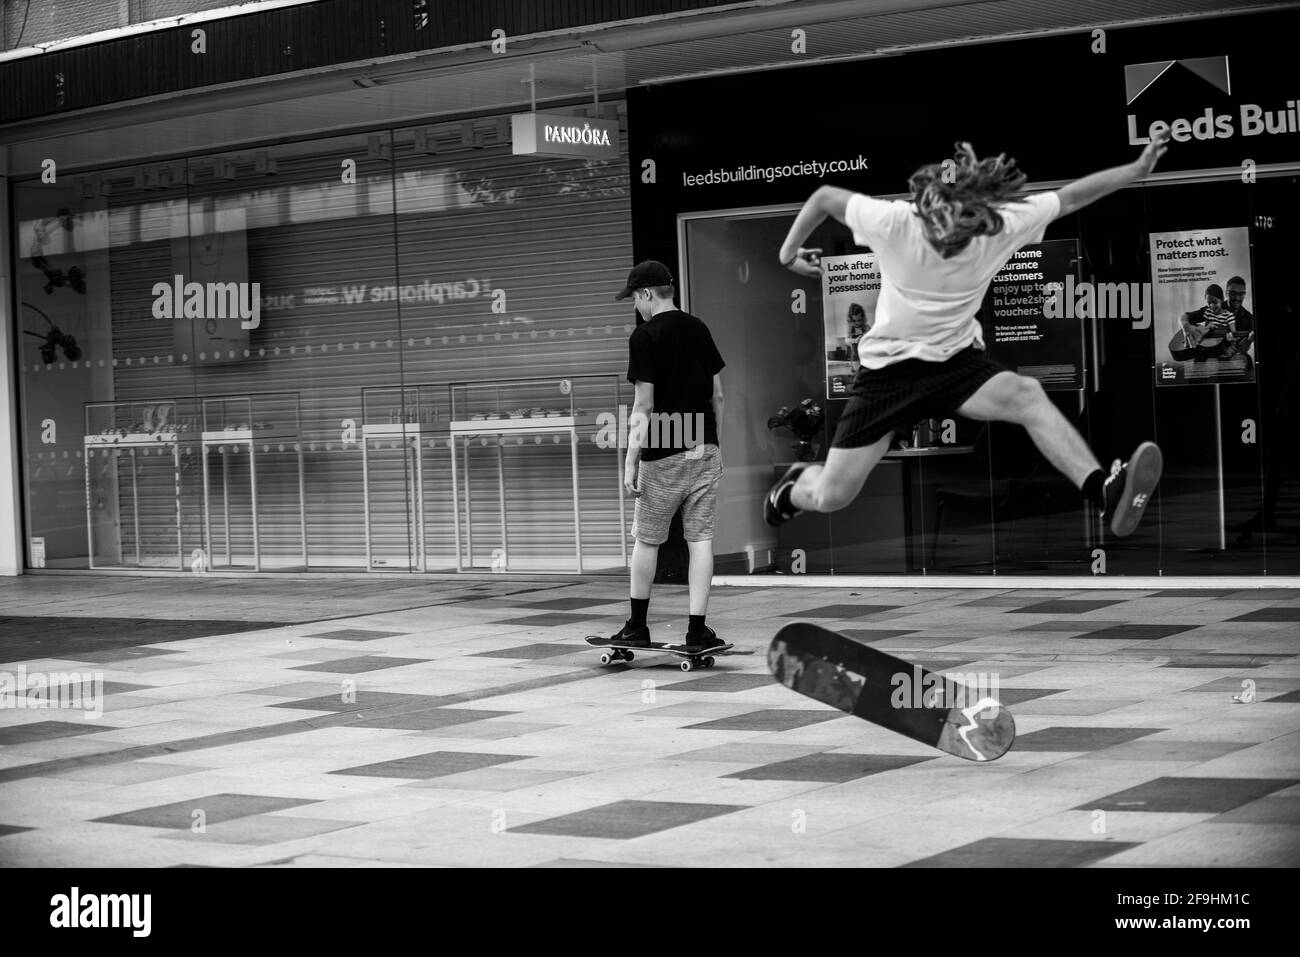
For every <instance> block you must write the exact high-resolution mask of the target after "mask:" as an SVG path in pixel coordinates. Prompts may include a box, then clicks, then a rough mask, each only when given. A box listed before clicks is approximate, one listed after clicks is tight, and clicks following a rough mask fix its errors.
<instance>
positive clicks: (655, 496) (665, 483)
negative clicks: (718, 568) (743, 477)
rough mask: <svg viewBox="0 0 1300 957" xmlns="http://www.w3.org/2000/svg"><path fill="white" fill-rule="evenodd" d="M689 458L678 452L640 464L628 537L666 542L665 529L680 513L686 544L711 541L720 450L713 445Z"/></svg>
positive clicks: (720, 476) (650, 541)
mask: <svg viewBox="0 0 1300 957" xmlns="http://www.w3.org/2000/svg"><path fill="white" fill-rule="evenodd" d="M700 448H701V449H702V451H701V452H700V454H698V455H692V454H691V452H690V451H688V452H679V453H677V454H676V455H669V456H667V457H666V458H662V459H655V460H654V461H652V462H646V461H644V460H643V461H642V462H641V465H640V468H639V470H638V472H637V488H639V489H640V490H641V494H640V495H639V496H637V499H636V508H635V511H634V512H633V515H632V537H633V538H635V539H636V540H637V541H640V542H644V543H645V544H647V545H662V544H663V543H664V542H666V541H668V527H669V525H671V524H672V521H673V516H674V515H676V514H677V509H679V508H680V509H681V510H682V528H683V536H684V537H685V539H686V540H687V541H688V542H705V541H709V540H711V539H712V538H713V517H714V515H715V514H716V512H717V510H718V483H719V482H720V481H721V480H722V451H721V450H720V449H719V448H718V447H717V446H716V445H704V446H700Z"/></svg>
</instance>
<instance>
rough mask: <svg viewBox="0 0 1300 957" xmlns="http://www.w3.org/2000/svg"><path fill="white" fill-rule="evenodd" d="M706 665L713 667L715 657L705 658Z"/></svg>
mask: <svg viewBox="0 0 1300 957" xmlns="http://www.w3.org/2000/svg"><path fill="white" fill-rule="evenodd" d="M704 667H706V668H712V667H713V659H712V658H705V659H704Z"/></svg>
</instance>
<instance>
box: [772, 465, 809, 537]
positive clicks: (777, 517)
mask: <svg viewBox="0 0 1300 957" xmlns="http://www.w3.org/2000/svg"><path fill="white" fill-rule="evenodd" d="M807 467H808V463H807V462H796V463H795V464H794V465H792V466H790V467H789V468H788V469H786V472H785V474H784V475H782V476H781V477H780V478H779V479H778V480H777V483H776V484H775V485H773V486H772V488H771V490H770V491H769V492H768V493H767V498H765V499H763V521H765V522H767V524H769V525H771V526H772V527H773V528H776V527H777V526H778V525H782V524H784V523H786V522H788V521H790V519H792V518H794V517H795V516H796V515H798V514H800V510H799V509H797V508H795V507H794V505H793V504H791V502H790V490H791V489H793V488H794V483H795V482H797V481H799V476H800V475H802V474H803V471H804V469H806V468H807ZM782 502H784V505H783V504H782Z"/></svg>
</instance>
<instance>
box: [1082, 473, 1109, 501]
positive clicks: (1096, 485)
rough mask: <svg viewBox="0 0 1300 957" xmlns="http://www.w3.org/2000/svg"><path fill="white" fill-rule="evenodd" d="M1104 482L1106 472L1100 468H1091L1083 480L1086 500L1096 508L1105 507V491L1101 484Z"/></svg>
mask: <svg viewBox="0 0 1300 957" xmlns="http://www.w3.org/2000/svg"><path fill="white" fill-rule="evenodd" d="M1105 483H1106V472H1105V471H1104V470H1102V469H1093V470H1092V472H1091V473H1090V474H1089V475H1088V477H1087V478H1086V479H1084V480H1083V489H1082V491H1083V494H1084V497H1085V498H1087V499H1088V501H1090V502H1092V503H1093V504H1094V505H1096V506H1097V507H1098V508H1103V509H1104V508H1105V507H1106V493H1105V491H1103V488H1102V487H1103V486H1104V485H1105Z"/></svg>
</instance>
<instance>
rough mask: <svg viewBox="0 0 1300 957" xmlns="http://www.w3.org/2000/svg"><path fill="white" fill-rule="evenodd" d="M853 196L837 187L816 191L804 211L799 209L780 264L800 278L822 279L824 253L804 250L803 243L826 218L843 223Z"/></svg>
mask: <svg viewBox="0 0 1300 957" xmlns="http://www.w3.org/2000/svg"><path fill="white" fill-rule="evenodd" d="M852 195H853V193H852V192H850V191H849V190H847V189H840V188H839V187H838V186H819V187H818V188H817V192H815V193H813V194H812V195H811V196H809V197H808V201H807V202H805V203H804V204H803V209H801V210H799V215H798V216H796V217H795V218H794V224H793V225H791V227H790V232H789V233H788V234H786V237H785V242H783V243H782V244H781V252H780V253H779V254H778V255H779V256H780V259H781V265H782V266H785V267H786V268H787V269H791V270H793V271H794V272H797V273H798V274H799V275H801V276H820V275H821V274H822V269H821V259H820V257H821V250H820V249H804V248H803V244H804V242H805V241H806V240H807V239H808V237H809V236H811V235H812V233H813V230H814V229H816V228H817V227H818V226H820V225H821V224H822V220H824V219H825V218H826V217H827V216H833V217H834V218H835V219H837V220H839V221H840V222H841V223H842V222H844V216H845V211H846V210H847V209H848V205H849V197H851V196H852Z"/></svg>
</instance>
